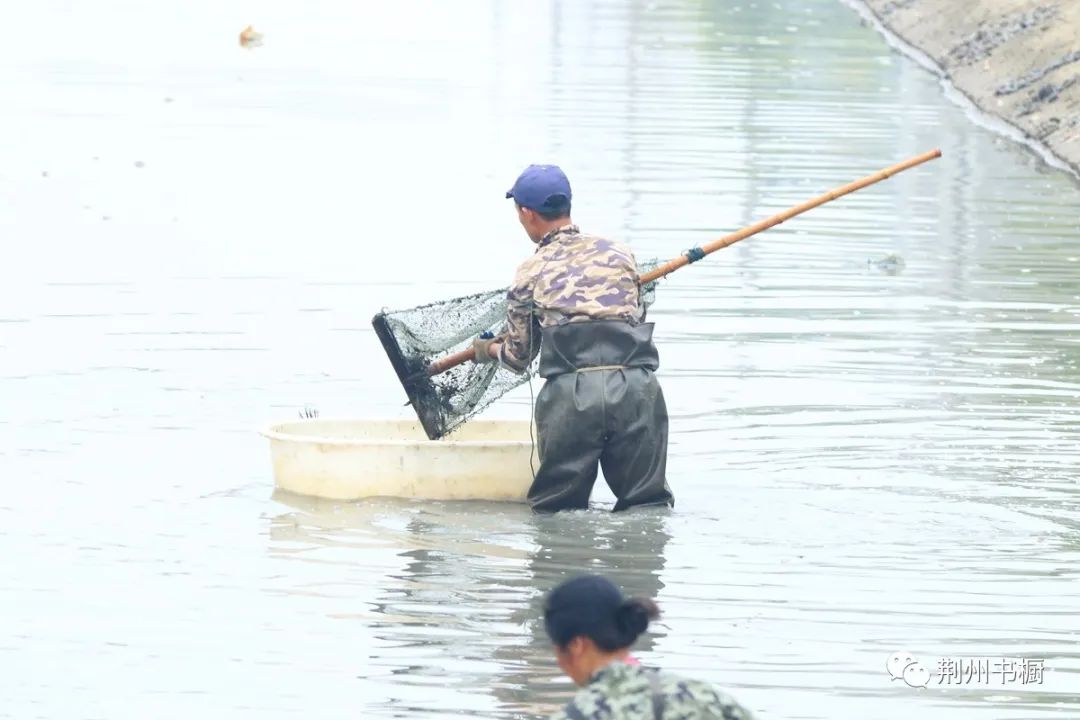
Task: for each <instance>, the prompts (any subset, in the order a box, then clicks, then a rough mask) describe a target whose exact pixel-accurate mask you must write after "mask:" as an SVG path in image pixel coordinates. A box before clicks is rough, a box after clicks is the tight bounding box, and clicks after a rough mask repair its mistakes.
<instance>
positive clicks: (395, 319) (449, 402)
mask: <svg viewBox="0 0 1080 720" xmlns="http://www.w3.org/2000/svg"><path fill="white" fill-rule="evenodd" d="M658 265H659V261H657V260H650V261H649V262H643V263H640V264H639V272H641V273H645V272H648V271H649V270H652V269H653V268H655V267H657V266H658ZM508 289H509V288H505V287H504V288H500V289H498V290H490V291H488V292H482V293H476V294H473V295H464V296H462V297H456V298H452V299H450V300H442V301H439V302H433V303H428V304H426V305H419V306H417V307H413V308H407V309H404V310H383V311H382V312H380V313H379V314H377V315H376V316H375V317H374V318H373V319H372V326H373V327H374V328H375V332H376V334H377V335H378V337H379V340H380V341H381V342H382V345H383V349H384V350H385V351H386V354H387V356H388V357H389V359H390V362H391V364H392V365H393V367H394V370H395V372H396V373H397V376H398V379H399V380H400V381H401V384H402V386H403V387H404V389H405V393H406V395H407V396H408V398H409V404H411V405H412V407H413V410H415V411H416V415H417V417H418V418H419V420H420V423H421V425H423V427H424V431H425V432H426V433H427V436H428V437H429V438H430V439H432V440H436V439H438V438H441V437H443V436H445V435H447V434H448V433H450V432H452V431H453V430H455V429H456V428H458V427H460V426H461V425H462V424H464V423H465V422H467V421H468V420H469V419H471V418H472V417H474V416H475V415H476V414H477V413H479V412H481V411H482V410H484V409H485V408H486V407H488V406H489V405H491V404H492V403H493V402H495V401H496V400H498V399H499V398H500V397H502V396H503V395H505V394H506V393H508V392H510V391H511V390H513V389H514V388H516V387H518V386H520V385H522V384H523V383H525V382H526V381H527V380H528V378H529V376H530V375H533V374H535V372H536V369H537V366H538V365H539V356H537V357H535V358H534V359H533V361H532V363H531V364H530V366H529V369H528V371H527V373H526V374H522V375H518V374H517V373H513V372H511V371H509V370H507V369H506V368H504V367H502V366H501V365H500V364H499V363H497V362H492V363H483V364H480V363H475V362H471V361H470V362H465V363H462V364H460V365H457V366H456V367H452V368H450V369H449V370H446V371H445V372H442V373H439V374H437V375H434V376H431V377H428V375H427V373H426V370H427V367H428V365H429V364H430V363H431V362H432V361H434V360H438V359H439V358H441V357H444V356H445V355H448V354H451V353H455V352H458V351H460V350H464V349H466V348H469V347H470V346H471V345H472V341H473V340H474V339H475V338H477V337H478V336H480V335H481V334H483V333H485V332H490V333H492V334H493V335H499V334H501V333H502V332H504V331H505V329H506V310H507V298H506V293H507V290H508ZM641 290H642V292H641V302H642V304H643V305H644V306H645V308H646V309H648V307H649V306H650V305H652V303H653V301H654V300H655V297H656V281H654V282H651V283H649V284H647V285H645V286H643V287H642V289H641ZM537 342H539V338H537Z"/></svg>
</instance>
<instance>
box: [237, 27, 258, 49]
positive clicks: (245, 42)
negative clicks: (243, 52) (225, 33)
mask: <svg viewBox="0 0 1080 720" xmlns="http://www.w3.org/2000/svg"><path fill="white" fill-rule="evenodd" d="M262 38H263V36H262V33H257V32H255V28H253V27H251V26H250V25H248V26H247V27H246V28H244V29H243V31H242V32H241V33H240V47H246V48H253V47H259V46H260V45H262Z"/></svg>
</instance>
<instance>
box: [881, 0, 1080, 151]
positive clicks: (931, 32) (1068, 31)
mask: <svg viewBox="0 0 1080 720" xmlns="http://www.w3.org/2000/svg"><path fill="white" fill-rule="evenodd" d="M863 2H864V3H865V5H866V6H867V7H868V8H869V9H870V11H871V12H872V13H873V14H874V15H876V16H877V18H878V19H879V20H880V21H881V22H882V24H883V25H885V26H886V27H888V28H889V29H890V30H891V31H892V32H894V33H895V34H896V35H897V36H899V37H900V38H902V39H903V40H904V41H906V42H907V43H909V44H910V45H912V46H914V47H916V48H918V49H919V50H921V51H922V52H924V53H925V54H926V55H928V56H929V57H930V58H932V59H933V60H934V61H935V62H936V63H937V65H938V67H939V68H940V69H941V70H942V71H943V72H944V73H945V74H946V75H947V76H948V78H949V80H950V81H951V82H952V84H953V85H954V86H955V87H956V88H957V89H958V90H960V91H961V92H963V93H964V94H965V95H967V96H968V97H969V98H971V100H972V101H973V102H974V103H975V104H976V105H978V106H979V107H980V108H981V109H982V110H984V111H985V112H987V113H991V114H993V115H997V116H998V117H1000V118H1002V119H1003V120H1005V121H1006V122H1008V123H1010V124H1011V125H1013V126H1015V127H1016V128H1018V129H1019V130H1020V131H1021V132H1023V133H1024V134H1025V135H1027V136H1028V137H1030V138H1032V139H1034V140H1036V141H1038V142H1040V143H1042V144H1043V145H1044V146H1046V147H1047V148H1048V149H1049V150H1050V151H1051V152H1052V153H1053V154H1054V155H1056V156H1057V157H1059V158H1060V159H1062V160H1063V161H1065V162H1066V163H1067V164H1069V165H1071V166H1072V168H1073V170H1075V171H1076V172H1078V173H1080V0H863Z"/></svg>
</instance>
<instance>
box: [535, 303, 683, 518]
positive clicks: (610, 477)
mask: <svg viewBox="0 0 1080 720" xmlns="http://www.w3.org/2000/svg"><path fill="white" fill-rule="evenodd" d="M652 332H653V324H652V323H643V324H640V325H636V326H632V325H630V324H629V323H625V322H622V321H618V320H593V321H588V322H573V323H566V324H563V325H556V326H552V327H546V328H544V329H543V339H542V341H541V344H540V368H539V374H540V377H542V378H544V379H545V380H546V382H545V383H544V387H543V388H541V390H540V392H539V394H538V395H537V398H536V426H537V435H538V443H537V444H538V450H539V456H540V467H539V469H538V470H537V472H536V479H535V480H534V481H533V484H532V487H530V488H529V504H530V505H531V506H532V508H533V509H534V510H536V511H540V512H555V511H558V510H570V509H580V508H586V507H588V504H589V495H590V494H591V493H592V488H593V484H594V483H595V482H596V472H597V463H599V464H600V467H602V468H603V470H604V478H605V479H606V480H607V484H608V487H610V488H611V492H612V493H614V495H615V497H616V498H617V502H616V503H615V508H614V509H615V511H620V510H625V509H627V508H629V507H633V506H636V505H674V502H675V499H674V496H673V495H672V492H671V489H670V488H669V487H668V484H667V479H666V476H665V472H666V469H667V442H668V415H667V406H666V405H665V403H664V394H663V392H662V391H661V389H660V383H659V381H658V380H657V379H656V375H654V374H653V373H654V371H655V370H656V369H657V368H658V367H659V366H660V361H659V355H658V353H657V351H656V346H655V345H653V342H652Z"/></svg>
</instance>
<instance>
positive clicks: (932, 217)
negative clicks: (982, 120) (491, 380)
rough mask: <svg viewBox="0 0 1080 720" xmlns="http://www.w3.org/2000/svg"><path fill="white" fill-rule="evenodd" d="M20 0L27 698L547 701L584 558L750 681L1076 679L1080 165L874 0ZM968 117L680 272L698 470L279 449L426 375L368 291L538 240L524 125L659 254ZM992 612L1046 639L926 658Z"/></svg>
mask: <svg viewBox="0 0 1080 720" xmlns="http://www.w3.org/2000/svg"><path fill="white" fill-rule="evenodd" d="M25 14H26V15H25V17H24V18H23V20H22V22H21V24H19V25H18V26H17V27H16V26H15V25H12V24H7V25H6V26H5V27H4V28H3V29H0V34H2V37H0V40H3V42H0V60H2V62H0V80H2V81H3V83H4V87H5V111H4V112H3V113H0V130H2V131H3V136H4V137H6V138H8V142H5V143H3V144H2V145H0V236H2V238H3V242H4V247H5V256H6V261H5V262H4V263H3V264H2V265H0V281H2V282H0V299H2V302H0V358H2V362H0V399H2V402H0V437H2V443H0V475H2V477H3V481H4V482H3V488H4V491H3V494H2V496H0V550H2V552H0V557H3V567H4V572H3V581H2V584H0V617H3V622H2V624H0V668H2V670H3V672H2V674H0V678H2V680H0V682H2V687H3V693H2V695H3V698H4V701H3V703H0V716H3V717H11V718H20V719H22V718H75V717H79V718H128V717H131V718H136V717H138V718H144V717H162V718H164V717H191V716H193V715H199V716H205V717H260V718H269V717H274V718H277V717H301V716H303V717H312V716H318V717H325V718H338V717H340V718H345V717H455V716H461V715H466V714H478V715H482V716H488V717H505V718H511V717H539V716H540V715H542V714H543V713H546V712H549V711H551V710H552V709H554V708H555V707H556V706H557V704H558V703H559V702H560V701H561V700H562V699H563V698H565V697H567V695H568V693H569V692H570V687H569V684H568V682H567V681H566V680H565V679H563V678H561V677H560V676H559V675H558V672H557V670H556V668H555V665H554V662H553V660H552V658H551V656H550V653H549V651H548V648H547V646H546V645H545V643H544V641H543V638H542V635H541V633H540V628H539V626H538V625H537V612H536V607H537V605H536V603H537V602H538V599H539V597H540V595H541V593H542V592H543V591H544V590H545V589H546V588H548V587H550V586H551V585H552V584H553V583H554V582H556V581H557V579H558V578H560V577H562V576H564V575H565V574H567V573H571V572H577V571H580V570H583V569H594V570H599V571H603V572H606V573H609V574H610V575H611V576H612V577H614V578H616V579H617V580H618V581H620V582H621V583H623V585H624V586H625V587H626V588H627V589H628V590H629V591H632V592H638V593H647V594H649V595H650V596H653V597H655V598H656V599H657V600H658V601H659V603H660V605H661V606H662V608H663V610H664V611H665V616H664V619H663V621H662V623H661V624H660V625H659V626H658V627H657V628H656V629H655V632H654V633H652V634H651V635H650V637H648V638H647V639H645V640H644V641H643V642H642V645H641V647H640V657H641V659H642V660H643V661H645V662H649V663H657V664H661V665H663V666H665V667H667V668H670V669H672V670H675V671H680V672H685V673H689V674H693V675H695V676H697V677H701V678H703V679H706V680H709V681H712V682H715V683H716V684H717V685H718V686H720V687H723V688H725V689H727V690H728V691H730V692H731V693H733V694H734V695H735V696H736V697H738V698H739V699H740V700H741V701H742V702H743V703H744V704H746V705H747V706H748V707H750V708H752V709H754V710H755V711H756V712H757V713H758V714H759V715H760V716H761V717H771V718H815V719H816V718H821V719H824V718H829V719H832V718H838V717H873V718H909V717H913V716H918V717H925V718H965V719H966V718H971V719H984V718H985V719H987V720H989V719H991V718H994V719H997V718H1051V717H1055V718H1056V717H1062V718H1064V717H1076V716H1077V715H1080V657H1078V655H1077V652H1076V649H1075V648H1076V643H1077V640H1078V632H1080V621H1078V620H1077V616H1076V603H1077V595H1078V589H1080V583H1078V573H1077V570H1076V566H1077V560H1078V559H1080V540H1078V534H1080V510H1078V505H1077V502H1078V493H1077V484H1076V482H1077V481H1076V479H1077V475H1078V472H1077V466H1078V465H1080V451H1078V450H1077V448H1078V440H1080V425H1078V420H1077V410H1076V404H1077V394H1078V392H1080V367H1078V361H1080V344H1078V342H1077V333H1076V329H1077V327H1078V319H1080V318H1078V316H1080V227H1078V223H1077V220H1076V217H1077V208H1078V207H1080V189H1078V186H1077V184H1076V183H1075V182H1073V181H1071V180H1070V179H1068V178H1066V177H1064V176H1063V175H1061V174H1059V173H1056V172H1052V171H1049V170H1047V169H1046V168H1044V167H1042V166H1041V165H1040V163H1039V161H1037V160H1036V159H1034V158H1032V157H1031V156H1030V155H1029V154H1028V153H1026V152H1024V151H1022V150H1020V149H1017V148H1016V147H1015V146H1013V145H1011V144H1010V143H1009V142H1006V141H1003V140H1000V139H998V138H996V137H995V136H993V135H991V134H989V133H988V132H986V131H983V130H981V129H979V128H978V127H977V126H975V125H974V124H973V123H972V122H971V121H970V120H969V119H968V118H966V117H965V116H964V114H963V112H962V111H961V110H959V109H957V108H956V107H955V106H953V105H951V104H949V103H948V102H947V101H946V100H944V99H943V97H942V93H941V90H940V88H939V87H938V86H937V84H936V82H935V81H934V80H933V79H932V78H931V77H930V76H928V75H927V74H926V73H924V72H923V71H921V70H920V69H918V68H917V67H915V66H913V65H912V64H911V63H909V62H907V61H905V60H904V59H902V58H900V57H898V56H897V55H895V54H893V53H892V52H890V51H889V49H888V48H887V47H886V46H885V45H884V44H883V42H882V41H881V40H880V39H879V37H878V36H877V35H875V34H874V33H873V32H872V31H870V30H868V29H866V28H864V27H862V26H860V24H859V23H858V21H857V17H856V16H855V14H854V13H853V12H852V11H851V10H849V9H848V8H846V7H844V6H843V5H841V4H840V3H839V2H832V1H831V0H810V1H806V0H802V1H799V2H796V0H783V1H780V2H775V3H768V2H757V3H752V2H741V3H720V2H711V3H710V2H690V1H688V0H678V1H676V0H672V1H669V2H655V3H645V2H636V1H635V2H629V3H618V2H613V1H605V0H595V1H591V2H585V1H582V2H577V1H576V0H575V2H548V3H531V4H526V5H522V4H520V3H513V4H511V3H509V2H481V1H479V0H477V1H475V2H468V1H466V2H458V3H454V4H452V5H451V4H449V3H422V2H413V1H411V0H410V1H408V2H398V3H393V4H385V5H383V6H380V7H379V8H378V9H375V8H372V9H365V8H363V7H360V6H357V7H349V8H346V7H345V6H343V5H341V4H332V3H314V4H311V3H309V4H306V5H304V7H303V9H302V10H301V8H300V6H299V5H296V4H294V3H284V2H269V3H267V2H264V3H259V4H255V3H249V4H246V5H243V6H237V7H236V8H231V9H227V10H226V9H222V8H220V7H219V6H218V4H215V3H210V2H208V1H206V0H196V1H195V2H187V3H184V4H183V6H180V5H169V6H162V5H161V3H157V4H153V8H152V9H151V6H150V5H148V4H134V3H122V2H118V1H116V0H110V2H105V3H97V4H95V5H94V7H93V8H91V7H90V6H86V7H84V6H82V5H71V4H69V3H61V2H40V3H34V4H33V6H32V7H31V6H27V7H26V8H25ZM248 23H253V24H254V25H255V28H256V29H257V30H259V31H261V32H263V33H265V45H264V46H263V47H261V48H257V49H255V50H252V51H246V50H242V49H241V48H239V47H238V46H237V44H236V33H238V32H239V31H240V30H241V29H243V27H244V26H245V25H247V24H248ZM933 147H941V148H942V150H943V152H944V157H943V158H941V159H940V160H936V161H934V162H933V163H930V164H928V165H926V166H923V167H922V168H919V169H916V170H913V171H909V172H908V173H905V174H903V175H901V176H899V177H896V178H893V179H891V180H889V181H888V182H886V183H882V184H880V185H877V186H874V187H873V188H870V189H867V190H864V191H861V192H859V193H857V194H856V195H852V196H849V197H847V198H845V199H843V200H841V201H838V202H836V203H833V204H831V205H829V206H826V207H823V208H819V209H817V210H815V211H813V212H811V213H809V214H807V215H805V216H803V217H802V218H799V219H797V220H794V221H791V222H789V223H787V224H785V225H783V226H781V227H779V228H776V229H774V230H772V231H770V232H769V233H767V234H766V235H762V236H760V237H757V238H754V239H751V240H748V241H745V242H743V243H740V244H738V245H736V246H734V247H732V248H729V249H727V250H724V251H722V252H721V253H719V254H718V255H716V256H713V257H711V258H709V259H708V260H707V261H704V262H702V263H699V264H697V265H695V266H694V267H693V268H691V269H687V270H684V271H680V272H679V273H677V274H676V275H675V276H672V277H671V278H670V279H668V280H667V281H665V282H664V283H663V284H662V286H661V288H660V291H659V293H658V298H657V304H656V305H655V306H654V310H653V313H652V316H653V318H654V319H655V320H656V322H657V339H658V342H659V345H660V350H661V359H662V363H663V367H662V372H661V380H662V382H663V385H664V389H665V391H666V393H667V398H668V404H669V407H670V408H671V412H672V428H673V429H672V447H671V458H670V463H669V465H670V469H671V482H672V484H673V486H674V489H675V492H676V495H677V507H676V509H675V511H674V512H672V513H660V514H657V513H639V514H629V515H625V516H619V517H611V516H609V515H607V514H606V513H604V512H602V511H601V512H596V513H587V514H577V515H569V516H560V517H555V518H534V517H532V516H530V515H529V513H528V512H527V511H525V510H524V509H522V508H520V507H508V506H498V505H484V504H445V503H412V502H405V501H390V500H379V501H372V502H366V503H358V504H351V505H350V504H335V503H325V502H316V501H310V500H303V499H300V498H295V497H293V498H289V497H281V496H274V495H273V493H272V478H271V474H270V467H269V458H268V452H267V447H266V445H265V444H264V441H263V440H262V439H261V438H260V437H258V436H257V435H256V434H255V433H254V430H255V429H256V428H258V427H259V426H260V425H262V424H263V423H266V422H270V421H275V420H282V419H285V420H288V419H290V418H293V417H295V416H296V412H297V410H298V409H299V408H301V407H303V406H304V405H305V404H310V405H313V406H315V407H317V408H319V410H320V411H321V412H322V414H323V415H324V416H328V415H345V416H378V415H401V416H406V414H407V409H405V408H403V407H402V402H403V400H404V398H403V396H402V394H401V392H400V390H399V388H398V387H397V386H396V383H395V381H394V378H393V375H392V372H391V369H390V367H389V364H388V363H387V362H386V361H385V357H384V356H383V355H382V353H381V350H380V349H379V348H378V345H377V342H376V340H375V338H374V336H373V334H372V333H371V331H370V325H369V319H370V317H371V315H372V314H374V312H375V311H377V310H378V309H379V308H380V307H382V306H389V307H408V306H411V305H416V304H420V303H422V302H427V301H431V300H436V299H440V298H444V297H451V296H453V295H457V294H462V293H464V292H471V291H476V290H482V289H486V288H489V287H497V286H499V285H502V284H505V283H506V282H507V281H508V274H509V273H510V271H511V269H512V267H513V266H514V264H516V263H517V262H518V261H520V260H521V259H522V258H523V257H524V256H525V255H526V254H527V253H528V251H529V246H528V244H527V241H525V240H524V239H523V237H522V235H521V233H520V230H519V229H518V228H517V226H516V225H515V220H514V217H513V214H512V212H511V210H510V208H508V207H507V205H506V201H505V200H503V199H502V193H503V192H504V191H505V189H506V187H507V186H508V184H509V183H510V182H512V180H513V177H514V176H515V175H516V173H517V172H518V171H519V170H520V168H521V167H523V166H524V165H525V164H527V163H529V162H535V161H554V162H559V163H561V164H563V165H564V166H565V167H566V169H567V170H568V172H569V173H570V175H571V178H572V180H573V182H574V187H575V194H576V200H577V202H576V210H575V217H576V219H577V220H578V221H579V222H580V223H581V224H582V225H584V226H586V227H587V228H589V229H591V230H594V231H597V232H601V233H608V234H611V235H615V236H619V237H623V238H626V239H628V240H629V241H631V242H632V244H633V246H634V247H635V248H636V250H637V251H638V253H639V255H640V256H641V257H643V258H651V257H669V256H672V255H674V254H676V253H678V252H680V251H681V250H682V249H684V248H686V247H689V246H691V245H693V244H696V243H699V242H704V241H707V240H708V239H711V238H712V237H715V236H718V235H720V234H723V233H725V232H728V231H730V230H732V229H735V228H737V227H740V226H742V225H745V224H749V223H750V222H753V221H754V220H756V219H759V218H761V217H764V216H766V215H768V214H770V213H772V212H775V211H777V210H780V209H782V208H785V207H787V206H789V205H792V204H795V203H797V202H800V201H802V200H804V199H806V198H809V197H811V196H813V195H816V194H817V193H819V192H821V191H823V190H826V189H828V188H830V187H833V186H835V185H840V184H842V183H845V182H848V181H850V180H853V179H855V178H857V177H860V176H862V175H864V174H866V173H869V172H871V171H873V170H876V169H878V168H880V167H884V166H886V165H889V164H891V163H893V162H896V161H898V160H900V159H902V158H904V157H907V156H909V155H914V154H916V153H919V152H922V151H924V150H927V149H930V148H933ZM890 254H895V255H897V256H899V257H901V258H902V259H903V261H904V263H903V266H902V267H893V266H890V265H881V264H878V263H877V262H876V261H878V260H881V259H882V258H884V257H886V256H888V255H890ZM527 413H528V392H527V389H525V388H522V389H520V391H515V393H514V394H513V396H512V397H508V398H506V399H505V400H504V401H502V402H500V403H499V404H498V405H496V406H495V407H493V408H492V409H491V410H490V411H489V412H488V416H493V417H499V416H501V417H525V416H527ZM595 499H596V502H597V504H598V506H599V507H600V508H601V510H602V509H603V508H604V507H605V506H606V505H607V504H608V503H610V500H611V496H610V493H609V492H608V491H607V490H606V488H604V487H603V486H602V485H598V488H597V491H596V494H595ZM899 650H906V651H910V652H911V653H913V654H915V655H916V656H917V657H918V658H919V659H920V661H921V662H922V663H923V664H924V665H925V666H926V667H927V668H928V669H929V670H930V672H931V673H934V674H935V677H934V678H933V679H931V680H930V683H929V686H928V687H924V688H913V687H910V686H909V685H908V684H906V683H905V682H904V681H903V680H893V679H891V678H890V675H889V673H888V672H887V670H886V659H887V658H888V657H889V656H890V655H891V654H892V653H894V652H896V651H899ZM972 657H978V658H984V659H987V660H989V661H991V663H992V664H997V663H1001V662H1002V661H1003V660H1009V659H1013V660H1017V661H1018V660H1020V659H1028V660H1029V661H1031V665H1032V666H1036V665H1037V661H1042V665H1043V667H1044V671H1043V673H1042V677H1041V682H1035V678H1034V677H1032V678H1030V679H1031V682H1020V681H1019V680H1011V679H1010V681H1009V682H1003V680H1004V678H1003V676H1002V675H1001V674H1000V673H999V674H997V675H992V676H991V677H990V678H986V677H983V678H982V679H981V680H980V678H978V677H977V676H975V675H972V673H971V666H970V664H968V665H966V666H965V669H964V670H963V676H962V677H961V678H960V679H959V680H956V679H952V680H951V681H944V682H943V681H941V680H942V676H939V675H937V673H938V670H939V660H940V659H950V658H951V659H954V660H957V661H963V660H964V659H966V658H972ZM997 668H1000V665H997V666H996V667H991V669H997Z"/></svg>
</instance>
